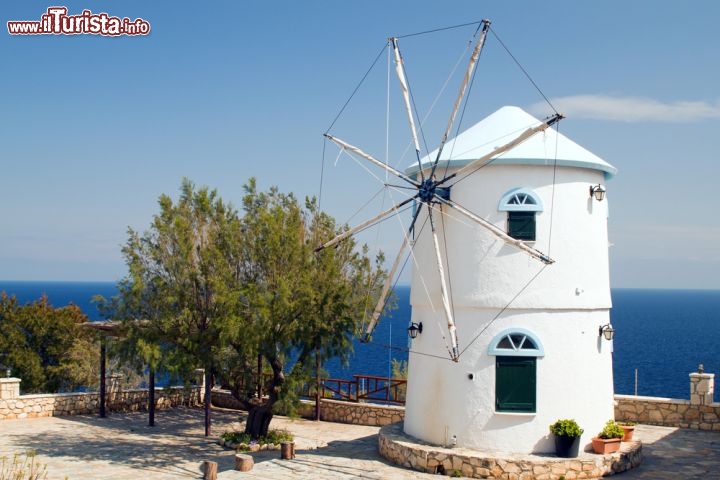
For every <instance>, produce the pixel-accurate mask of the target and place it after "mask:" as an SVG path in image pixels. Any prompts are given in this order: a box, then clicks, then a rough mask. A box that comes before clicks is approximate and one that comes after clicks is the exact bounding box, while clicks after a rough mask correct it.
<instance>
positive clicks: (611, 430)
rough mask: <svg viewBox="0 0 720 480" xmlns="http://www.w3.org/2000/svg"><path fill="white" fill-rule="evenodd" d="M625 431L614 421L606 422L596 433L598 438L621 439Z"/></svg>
mask: <svg viewBox="0 0 720 480" xmlns="http://www.w3.org/2000/svg"><path fill="white" fill-rule="evenodd" d="M624 435H625V431H624V430H623V429H622V428H620V425H618V424H617V423H615V421H614V420H608V421H607V423H605V427H604V428H603V429H602V431H600V433H598V438H605V439H607V438H622V437H623V436H624Z"/></svg>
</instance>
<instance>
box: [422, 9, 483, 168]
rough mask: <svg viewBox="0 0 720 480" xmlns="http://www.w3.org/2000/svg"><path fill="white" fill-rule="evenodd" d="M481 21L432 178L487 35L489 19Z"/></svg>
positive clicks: (442, 139)
mask: <svg viewBox="0 0 720 480" xmlns="http://www.w3.org/2000/svg"><path fill="white" fill-rule="evenodd" d="M482 23H483V26H482V30H481V32H480V36H479V37H478V40H477V42H476V43H475V48H474V49H473V52H472V54H471V55H470V60H469V61H468V66H467V68H466V69H465V76H464V77H463V80H462V83H461V84H460V89H459V91H458V94H457V98H455V104H454V105H453V108H452V112H450V118H449V119H448V123H447V126H446V127H445V132H444V133H443V136H442V138H441V139H440V146H439V147H438V152H437V156H436V157H435V163H434V164H433V168H432V172H431V173H430V178H432V176H433V174H434V173H435V168H437V165H438V163H439V162H440V155H441V154H442V151H443V147H445V143H447V139H448V136H449V135H450V131H451V130H452V127H453V124H454V123H455V118H456V117H457V113H458V111H459V110H460V105H461V104H462V101H463V98H465V92H466V91H467V87H468V85H469V84H470V79H471V78H472V75H473V72H474V71H475V66H476V65H477V62H478V59H479V58H480V52H481V51H482V48H483V45H485V38H486V37H487V32H488V30H489V29H490V20H483V21H482Z"/></svg>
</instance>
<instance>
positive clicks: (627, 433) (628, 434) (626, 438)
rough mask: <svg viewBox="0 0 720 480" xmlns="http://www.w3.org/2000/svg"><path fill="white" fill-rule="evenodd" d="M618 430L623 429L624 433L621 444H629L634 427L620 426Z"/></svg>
mask: <svg viewBox="0 0 720 480" xmlns="http://www.w3.org/2000/svg"><path fill="white" fill-rule="evenodd" d="M620 428H622V429H623V431H624V432H625V435H623V438H622V441H623V442H630V441H632V438H633V432H634V431H635V426H634V425H620Z"/></svg>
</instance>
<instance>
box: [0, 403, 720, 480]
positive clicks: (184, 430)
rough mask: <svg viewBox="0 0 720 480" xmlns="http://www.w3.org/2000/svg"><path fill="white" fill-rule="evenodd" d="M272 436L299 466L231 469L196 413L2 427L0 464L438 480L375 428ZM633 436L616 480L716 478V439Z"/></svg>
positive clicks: (674, 432)
mask: <svg viewBox="0 0 720 480" xmlns="http://www.w3.org/2000/svg"><path fill="white" fill-rule="evenodd" d="M213 421H214V424H213V430H214V432H215V433H217V434H219V433H222V432H223V431H225V430H229V429H232V428H233V427H238V426H239V424H238V414H237V413H230V412H222V411H221V412H218V411H214V412H213ZM272 428H286V429H288V430H291V431H292V432H293V433H294V434H295V438H296V440H295V442H296V453H297V456H296V458H295V459H294V460H280V454H279V452H278V451H265V452H257V453H254V454H252V455H253V457H254V460H255V467H254V468H253V469H252V470H251V471H250V472H244V473H243V472H238V471H236V470H234V457H233V455H234V452H232V451H229V450H225V449H223V448H222V447H220V445H218V444H217V443H216V442H215V438H216V437H213V438H205V437H204V436H203V421H202V411H201V410H197V409H173V410H164V411H159V412H157V415H156V426H155V427H148V426H147V414H142V413H133V414H117V413H112V414H110V415H109V417H108V418H105V419H101V418H99V417H97V416H90V415H81V416H72V417H52V418H37V419H25V420H5V421H2V422H0V456H5V455H12V454H13V453H15V452H23V451H26V450H28V449H32V450H35V451H37V455H38V459H39V460H40V461H41V462H42V463H44V464H46V465H47V466H48V477H47V478H48V480H62V479H64V478H68V479H69V480H79V479H98V480H101V479H117V480H123V479H132V480H136V479H138V478H140V477H146V478H147V479H148V480H150V479H153V480H167V479H183V478H198V479H201V478H202V477H203V475H202V471H201V465H202V461H203V460H211V461H215V462H218V467H219V468H218V471H219V474H218V478H219V479H223V480H227V479H269V480H276V479H277V480H279V479H286V478H293V479H303V480H331V479H332V480H341V479H352V478H365V479H399V480H406V479H407V480H409V479H430V478H437V476H436V475H430V474H423V473H419V472H414V471H410V470H406V469H403V468H399V467H397V466H394V465H391V464H389V463H388V462H387V461H386V460H385V459H383V458H381V457H380V456H379V455H378V453H377V432H378V430H379V428H378V427H367V426H358V425H346V424H338V423H327V422H313V421H307V420H290V419H287V418H284V417H276V418H275V419H273V423H272ZM635 435H636V436H637V438H639V439H640V440H642V441H643V444H644V447H643V449H644V452H645V461H644V462H643V464H642V465H641V466H640V467H638V468H637V469H635V470H631V471H629V472H625V473H623V474H621V475H620V476H619V477H618V479H619V480H634V479H643V480H650V479H653V480H665V479H668V480H669V479H720V433H717V432H701V431H697V430H678V429H675V428H669V427H653V426H646V425H639V426H638V427H637V428H636V430H635Z"/></svg>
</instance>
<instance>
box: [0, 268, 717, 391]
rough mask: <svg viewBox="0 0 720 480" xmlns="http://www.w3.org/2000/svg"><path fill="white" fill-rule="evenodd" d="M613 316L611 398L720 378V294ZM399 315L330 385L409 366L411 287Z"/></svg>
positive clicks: (667, 293) (74, 286)
mask: <svg viewBox="0 0 720 480" xmlns="http://www.w3.org/2000/svg"><path fill="white" fill-rule="evenodd" d="M2 291H4V292H6V293H7V294H8V295H15V296H16V297H17V299H18V301H19V302H20V303H28V302H32V301H34V300H37V299H38V298H40V297H41V296H42V295H47V297H48V299H49V302H50V304H52V305H53V306H55V307H60V306H64V305H68V304H70V303H73V304H75V305H78V306H79V307H80V308H81V309H82V310H83V312H85V314H86V315H87V316H88V318H89V319H90V320H102V317H101V315H100V313H99V312H98V310H97V308H96V305H95V304H94V303H93V302H92V298H93V296H95V295H102V296H104V297H106V298H109V297H111V296H113V295H115V294H116V292H117V290H116V286H115V284H114V283H112V282H29V281H26V282H19V281H0V292H2ZM611 292H612V300H613V308H612V310H611V313H610V318H611V322H612V325H613V327H614V329H615V339H614V340H613V348H614V351H613V374H614V381H615V393H618V394H628V395H634V394H637V395H646V396H652V397H668V398H684V399H687V398H689V389H690V388H689V378H688V374H689V373H691V372H694V371H696V370H697V369H698V366H699V365H700V364H702V365H703V368H704V371H705V372H707V373H715V374H716V375H717V374H718V372H720V290H660V289H624V288H617V289H612V291H611ZM395 294H396V296H397V306H398V308H397V309H396V310H394V311H393V312H391V314H390V316H389V317H384V318H381V320H380V323H379V325H378V327H377V329H376V330H375V332H374V334H373V341H372V342H370V343H361V342H359V341H356V342H354V351H353V353H352V355H351V357H350V360H349V362H348V363H347V364H345V365H343V364H341V362H340V361H339V360H337V359H334V360H331V361H328V362H327V363H326V365H325V366H324V368H325V370H326V371H327V373H328V374H329V376H330V377H332V378H342V379H352V376H353V375H354V374H360V375H373V376H380V377H387V376H391V374H392V363H393V360H395V361H402V360H407V357H408V354H407V351H408V346H409V345H408V341H409V340H408V335H407V327H408V325H409V323H410V304H409V301H410V288H409V287H407V286H400V287H396V288H395Z"/></svg>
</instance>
